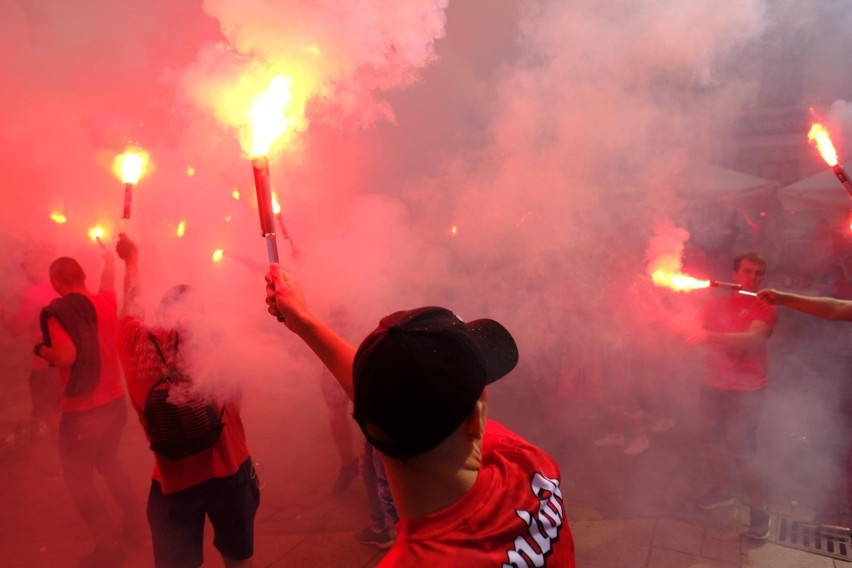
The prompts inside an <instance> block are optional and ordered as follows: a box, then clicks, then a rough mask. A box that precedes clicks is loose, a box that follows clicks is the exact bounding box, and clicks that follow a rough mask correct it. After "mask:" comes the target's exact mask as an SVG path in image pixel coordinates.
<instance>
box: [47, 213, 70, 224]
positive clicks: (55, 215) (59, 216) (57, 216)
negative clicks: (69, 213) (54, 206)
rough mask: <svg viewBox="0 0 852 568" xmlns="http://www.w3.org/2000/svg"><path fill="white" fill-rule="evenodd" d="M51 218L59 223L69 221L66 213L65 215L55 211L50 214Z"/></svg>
mask: <svg viewBox="0 0 852 568" xmlns="http://www.w3.org/2000/svg"><path fill="white" fill-rule="evenodd" d="M50 220H51V221H53V222H54V223H56V224H57V225H63V224H65V223H66V222H67V221H68V219H67V218H66V217H65V215H63V214H62V213H55V212H54V213H51V214H50Z"/></svg>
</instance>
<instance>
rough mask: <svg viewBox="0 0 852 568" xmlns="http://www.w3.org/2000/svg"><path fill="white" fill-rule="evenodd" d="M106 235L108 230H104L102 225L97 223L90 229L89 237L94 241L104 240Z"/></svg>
mask: <svg viewBox="0 0 852 568" xmlns="http://www.w3.org/2000/svg"><path fill="white" fill-rule="evenodd" d="M105 235H106V231H105V230H104V228H103V226H102V225H95V226H94V227H91V228H90V229H89V238H90V239H92V242H93V243H96V242H98V241H102V240H103V239H104V236H105Z"/></svg>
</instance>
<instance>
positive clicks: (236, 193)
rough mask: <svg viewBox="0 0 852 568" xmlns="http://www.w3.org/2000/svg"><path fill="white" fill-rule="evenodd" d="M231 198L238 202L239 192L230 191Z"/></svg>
mask: <svg viewBox="0 0 852 568" xmlns="http://www.w3.org/2000/svg"><path fill="white" fill-rule="evenodd" d="M231 197H233V198H234V199H236V200H237V201H239V200H240V192H239V190H237V189H235V190H234V191H232V192H231Z"/></svg>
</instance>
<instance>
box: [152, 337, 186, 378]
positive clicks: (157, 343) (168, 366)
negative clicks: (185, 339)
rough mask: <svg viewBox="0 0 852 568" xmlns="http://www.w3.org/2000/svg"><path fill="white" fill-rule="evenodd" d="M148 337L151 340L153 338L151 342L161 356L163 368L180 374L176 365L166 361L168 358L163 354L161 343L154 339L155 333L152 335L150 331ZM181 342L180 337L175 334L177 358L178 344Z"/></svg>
mask: <svg viewBox="0 0 852 568" xmlns="http://www.w3.org/2000/svg"><path fill="white" fill-rule="evenodd" d="M148 337H150V338H151V342H152V343H153V344H154V349H156V350H157V355H159V356H160V361H162V362H163V366H165V367H166V369H168V370H169V371H172V372H174V373H177V372H178V370H177V366H176V365H174V364H172V365H169V362H168V361H167V360H166V356H165V355H164V354H163V349H162V348H161V347H160V342H159V341H157V338H156V337H154V334H153V333H151V332H150V331H149V332H148ZM179 341H180V336H178V335H177V334H175V358H177V352H178V342H179Z"/></svg>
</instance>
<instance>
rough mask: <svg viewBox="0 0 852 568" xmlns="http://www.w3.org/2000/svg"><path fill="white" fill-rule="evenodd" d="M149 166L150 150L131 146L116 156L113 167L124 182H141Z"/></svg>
mask: <svg viewBox="0 0 852 568" xmlns="http://www.w3.org/2000/svg"><path fill="white" fill-rule="evenodd" d="M147 166H148V152H146V151H145V150H140V149H139V148H131V149H129V150H127V151H126V152H124V153H123V154H119V155H118V156H116V157H115V161H114V162H113V164H112V169H113V171H114V172H115V174H116V175H117V176H118V177H119V179H121V181H123V182H124V183H133V184H135V183H139V178H141V177H142V174H143V173H145V168H146V167H147Z"/></svg>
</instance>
